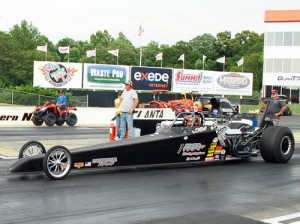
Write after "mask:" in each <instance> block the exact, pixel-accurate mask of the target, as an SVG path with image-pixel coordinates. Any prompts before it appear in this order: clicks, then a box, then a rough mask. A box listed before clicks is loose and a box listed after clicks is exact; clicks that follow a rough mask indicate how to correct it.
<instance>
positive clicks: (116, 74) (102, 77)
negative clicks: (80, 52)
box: [87, 65, 127, 84]
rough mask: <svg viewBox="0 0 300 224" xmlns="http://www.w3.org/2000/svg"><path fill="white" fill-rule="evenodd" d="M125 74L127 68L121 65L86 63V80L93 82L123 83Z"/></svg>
mask: <svg viewBox="0 0 300 224" xmlns="http://www.w3.org/2000/svg"><path fill="white" fill-rule="evenodd" d="M126 76H127V70H126V68H125V67H121V66H109V65H88V66H87V80H88V81H89V82H93V83H106V84H108V83H110V84H119V83H124V82H125V80H126Z"/></svg>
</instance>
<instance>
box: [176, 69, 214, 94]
mask: <svg viewBox="0 0 300 224" xmlns="http://www.w3.org/2000/svg"><path fill="white" fill-rule="evenodd" d="M213 81H214V79H213V72H209V71H201V70H188V69H174V74H173V83H172V84H173V85H172V92H179V93H180V92H192V91H196V92H198V93H201V94H212V93H213Z"/></svg>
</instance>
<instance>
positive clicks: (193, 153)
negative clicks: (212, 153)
mask: <svg viewBox="0 0 300 224" xmlns="http://www.w3.org/2000/svg"><path fill="white" fill-rule="evenodd" d="M205 147H206V145H203V144H201V143H186V144H181V145H180V147H179V149H178V151H177V154H181V155H182V156H186V161H195V160H200V159H201V157H200V156H201V155H205V151H201V150H203V149H205Z"/></svg>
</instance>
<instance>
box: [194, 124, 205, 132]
mask: <svg viewBox="0 0 300 224" xmlns="http://www.w3.org/2000/svg"><path fill="white" fill-rule="evenodd" d="M205 131H207V126H204V127H197V128H195V130H193V131H192V132H193V133H200V132H205Z"/></svg>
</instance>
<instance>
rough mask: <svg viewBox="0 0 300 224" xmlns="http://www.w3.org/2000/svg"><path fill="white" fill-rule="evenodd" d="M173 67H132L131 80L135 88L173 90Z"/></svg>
mask: <svg viewBox="0 0 300 224" xmlns="http://www.w3.org/2000/svg"><path fill="white" fill-rule="evenodd" d="M172 72H173V69H171V68H154V67H135V66H132V67H131V81H132V82H133V87H134V89H135V90H145V91H152V90H157V89H160V90H167V91H170V90H171V86H172Z"/></svg>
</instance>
